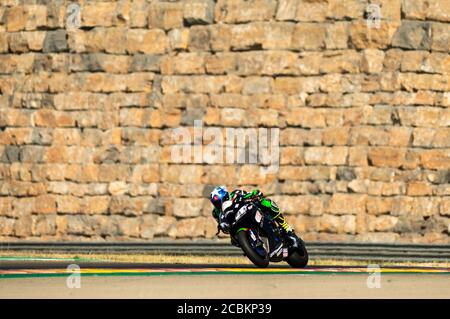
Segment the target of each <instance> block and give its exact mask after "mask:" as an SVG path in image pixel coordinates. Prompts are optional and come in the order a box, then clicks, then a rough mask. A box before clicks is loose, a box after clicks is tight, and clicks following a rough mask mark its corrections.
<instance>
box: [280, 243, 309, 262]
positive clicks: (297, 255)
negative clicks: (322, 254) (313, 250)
mask: <svg viewBox="0 0 450 319" xmlns="http://www.w3.org/2000/svg"><path fill="white" fill-rule="evenodd" d="M308 259H309V256H308V251H307V250H306V247H305V244H304V243H303V242H302V243H301V245H300V247H298V248H297V249H296V250H295V251H293V252H292V253H291V254H290V255H289V257H288V258H286V261H287V263H288V264H289V265H290V266H291V267H294V268H305V267H306V265H307V264H308Z"/></svg>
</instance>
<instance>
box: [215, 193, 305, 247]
mask: <svg viewBox="0 0 450 319" xmlns="http://www.w3.org/2000/svg"><path fill="white" fill-rule="evenodd" d="M210 201H211V203H212V204H213V206H214V208H213V210H212V215H213V217H214V218H215V219H216V221H217V223H218V229H219V230H222V231H223V232H224V233H228V231H229V227H230V225H229V222H228V221H227V219H226V211H225V212H224V211H222V204H223V203H224V202H226V201H231V202H232V203H240V202H241V201H250V202H252V203H254V204H255V205H256V206H257V207H258V208H259V209H260V210H261V211H262V213H263V214H265V215H268V216H270V218H271V219H272V220H274V221H275V222H276V223H277V224H278V225H279V226H280V228H281V230H282V234H283V235H284V236H287V238H289V239H290V240H291V241H292V243H293V245H296V244H297V242H298V240H299V238H298V237H297V235H296V234H295V233H294V230H293V229H292V227H291V226H289V224H288V223H287V222H286V220H285V219H284V217H283V215H282V214H281V212H280V209H279V208H278V205H277V204H276V203H275V202H274V201H273V200H271V199H270V198H267V197H265V196H264V194H263V193H262V192H261V191H260V190H258V189H254V190H253V191H252V192H247V191H245V190H242V189H236V190H234V191H232V192H231V193H229V192H228V190H227V188H226V187H225V186H217V187H215V188H214V189H213V191H212V192H211V194H210ZM232 244H233V245H235V244H236V243H234V242H233V240H232Z"/></svg>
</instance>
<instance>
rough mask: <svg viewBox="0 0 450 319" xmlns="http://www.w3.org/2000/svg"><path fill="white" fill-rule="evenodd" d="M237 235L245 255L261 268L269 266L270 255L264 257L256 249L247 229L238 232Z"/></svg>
mask: <svg viewBox="0 0 450 319" xmlns="http://www.w3.org/2000/svg"><path fill="white" fill-rule="evenodd" d="M236 237H237V241H238V242H239V245H240V246H241V248H242V250H243V251H244V253H245V255H246V256H247V257H248V259H250V260H251V262H252V263H254V264H255V265H256V266H258V267H261V268H266V267H267V266H269V256H268V255H266V257H263V256H261V255H260V254H258V253H257V252H256V251H255V250H254V248H253V247H252V246H251V245H250V242H249V240H248V232H247V231H240V232H238V234H237V236H236Z"/></svg>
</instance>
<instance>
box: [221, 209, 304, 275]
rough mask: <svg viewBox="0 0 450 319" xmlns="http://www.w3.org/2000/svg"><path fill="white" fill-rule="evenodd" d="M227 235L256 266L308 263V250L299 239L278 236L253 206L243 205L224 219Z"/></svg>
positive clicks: (277, 229) (302, 266)
mask: <svg viewBox="0 0 450 319" xmlns="http://www.w3.org/2000/svg"><path fill="white" fill-rule="evenodd" d="M227 219H228V220H229V221H230V228H229V234H230V236H231V238H232V242H233V241H234V242H235V243H237V245H236V246H238V247H240V248H241V249H242V251H243V252H244V254H245V255H246V256H247V257H248V259H250V260H251V262H252V263H253V264H255V265H256V266H258V267H261V268H265V267H267V266H268V265H269V262H281V261H286V262H287V263H288V264H289V265H290V266H291V267H295V268H304V267H306V265H307V264H308V251H307V250H306V247H305V243H304V241H303V240H302V239H300V238H297V239H295V242H292V240H291V239H288V238H286V236H283V235H282V234H281V231H280V228H279V227H277V225H276V224H275V222H274V221H273V220H272V219H271V218H270V217H269V216H266V215H264V214H263V213H262V212H261V211H260V210H259V209H258V207H257V206H256V205H255V204H254V203H251V202H249V203H246V204H244V205H243V206H241V207H240V208H239V209H238V210H237V211H236V212H234V211H233V213H230V214H229V216H227Z"/></svg>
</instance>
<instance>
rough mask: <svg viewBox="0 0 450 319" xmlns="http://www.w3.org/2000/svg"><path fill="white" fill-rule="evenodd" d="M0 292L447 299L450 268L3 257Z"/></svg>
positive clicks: (0, 295)
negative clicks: (76, 269) (372, 268)
mask: <svg viewBox="0 0 450 319" xmlns="http://www.w3.org/2000/svg"><path fill="white" fill-rule="evenodd" d="M71 264H72V265H73V264H76V265H78V266H79V274H80V275H81V276H79V277H78V279H79V283H80V288H69V287H68V282H69V281H70V282H72V283H73V282H74V281H73V280H74V279H75V280H78V279H77V278H75V277H74V276H78V273H77V272H75V273H74V272H73V271H70V270H68V269H67V267H68V266H69V265H71ZM374 276H379V277H374ZM376 278H379V288H376V286H377V284H376V283H377V280H376ZM75 282H76V281H75ZM368 283H369V285H368ZM369 286H370V287H372V288H369ZM0 298H181V299H192V298H199V299H204V298H263V299H264V298H450V269H449V268H432V267H389V268H380V269H379V273H375V274H374V273H371V272H368V269H367V267H344V266H321V267H318V266H316V267H307V268H305V269H293V268H290V267H288V266H287V265H285V264H274V265H273V266H271V267H269V268H266V269H258V268H255V267H254V266H252V265H249V264H243V265H220V264H216V265H192V264H175V265H174V264H149V263H108V262H91V261H76V260H75V261H74V260H51V259H49V260H46V259H39V260H15V259H6V260H4V259H2V260H0Z"/></svg>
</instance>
